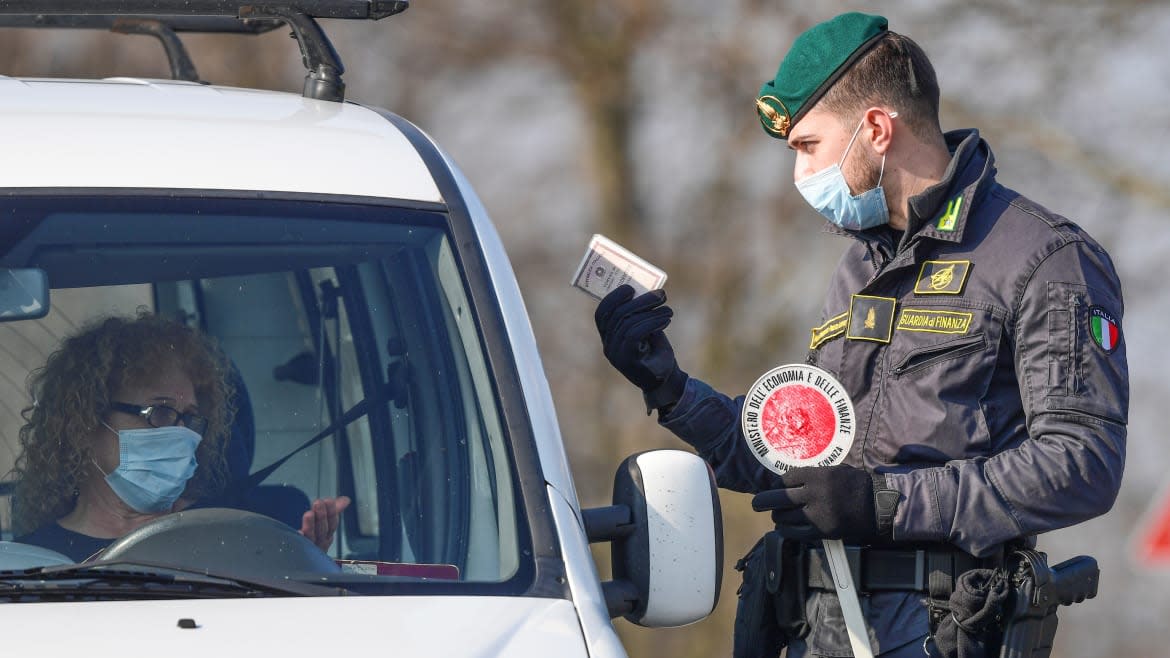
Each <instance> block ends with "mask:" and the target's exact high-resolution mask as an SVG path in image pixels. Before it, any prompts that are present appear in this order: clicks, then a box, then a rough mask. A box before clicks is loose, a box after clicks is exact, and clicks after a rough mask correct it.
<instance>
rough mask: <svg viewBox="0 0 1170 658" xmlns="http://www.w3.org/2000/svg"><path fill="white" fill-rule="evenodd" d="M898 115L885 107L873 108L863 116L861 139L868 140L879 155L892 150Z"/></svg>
mask: <svg viewBox="0 0 1170 658" xmlns="http://www.w3.org/2000/svg"><path fill="white" fill-rule="evenodd" d="M897 119H898V113H897V112H895V111H893V110H889V109H886V108H884V107H876V106H875V107H871V108H869V109H868V110H866V111H865V114H864V115H862V122H863V123H862V128H861V137H862V138H865V139H868V140H869V143H870V146H871V147H872V148H873V150H874V152H875V153H877V154H878V155H885V154H886V153H887V152H888V151H889V150H890V144H891V143H892V141H893V138H894V131H896V130H897V129H898V126H897Z"/></svg>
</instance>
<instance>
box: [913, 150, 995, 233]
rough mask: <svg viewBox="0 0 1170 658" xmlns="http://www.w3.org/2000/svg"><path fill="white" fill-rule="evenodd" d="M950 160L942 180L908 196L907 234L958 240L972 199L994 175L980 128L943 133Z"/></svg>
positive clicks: (992, 161)
mask: <svg viewBox="0 0 1170 658" xmlns="http://www.w3.org/2000/svg"><path fill="white" fill-rule="evenodd" d="M944 137H945V138H946V143H947V148H948V149H949V150H950V151H951V154H952V155H951V161H950V163H948V164H947V168H946V171H944V172H943V177H942V180H940V181H939V182H938V183H936V184H934V185H932V186H930V187H928V188H926V189H925V190H923V191H922V193H920V194H917V195H915V196H912V197H910V199H909V201H908V203H907V206H908V208H907V210H908V211H909V215H908V218H907V220H908V221H907V224H908V227H907V228H908V230H907V231H906V232H907V234H908V235H913V236H921V237H925V238H932V239H934V240H942V241H944V242H961V241H962V240H963V230H964V229H965V228H966V226H967V218H968V217H969V216H970V212H971V208H972V206H974V205H975V204H974V202H975V198H976V196H977V195H978V194H979V192H980V191H981V190H983V189H984V188H985V187H986V184H988V183H990V182H991V181H992V180H993V179H994V177H995V164H994V163H995V156H993V155H992V153H991V148H990V147H989V146H988V145H987V142H985V141H983V138H982V137H980V136H979V131H978V130H974V129H969V130H955V131H951V132H948V133H946V135H944Z"/></svg>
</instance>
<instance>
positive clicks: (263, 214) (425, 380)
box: [0, 197, 531, 594]
mask: <svg viewBox="0 0 1170 658" xmlns="http://www.w3.org/2000/svg"><path fill="white" fill-rule="evenodd" d="M5 203H6V204H7V205H8V206H9V219H11V218H12V217H16V218H17V220H15V221H9V219H6V220H5V221H6V224H5V225H4V226H3V227H2V228H0V240H2V241H3V242H2V243H0V250H3V251H4V252H5V255H4V256H3V260H2V261H0V264H2V265H3V266H4V267H6V268H40V269H42V270H44V271H45V272H46V273H47V275H48V281H49V285H50V287H51V289H52V291H51V296H50V309H51V310H50V311H49V313H48V315H47V316H45V317H43V318H40V319H27V320H19V321H12V322H6V323H4V324H0V375H2V377H0V384H2V386H3V398H2V404H0V446H2V447H0V472H5V473H8V476H7V477H6V478H5V481H4V483H3V485H2V489H0V493H3V498H2V501H0V531H2V532H3V539H4V540H7V541H8V542H13V541H15V542H17V543H16V544H4V550H0V569H13V568H20V567H23V566H26V564H25V562H20V561H19V560H18V561H16V562H12V561H9V562H5V558H4V556H5V555H20V556H22V557H21V559H22V560H25V561H26V562H27V560H29V559H30V558H29V556H30V555H33V554H36V555H41V554H42V551H50V552H49V553H44V554H45V555H51V556H56V554H61V555H63V556H64V557H65V558H67V560H60V559H58V560H57V561H53V560H50V559H49V558H39V559H41V560H42V561H43V563H44V564H50V563H51V564H60V563H62V562H66V561H68V562H80V561H81V560H83V559H85V558H87V557H90V559H96V560H102V559H110V560H112V559H117V560H118V561H119V562H121V563H125V562H142V563H149V564H156V565H157V564H164V565H169V566H174V567H187V568H195V569H202V570H204V571H206V572H210V573H216V574H223V575H227V576H233V577H237V578H253V579H272V578H294V579H301V580H310V579H311V580H312V581H313V582H317V583H320V582H321V581H322V580H327V581H329V582H334V583H339V584H340V585H341V586H343V587H348V588H350V589H361V590H362V592H361V593H375V594H376V593H392V592H395V591H399V590H395V589H394V588H393V587H391V586H390V585H394V584H401V583H404V582H408V583H416V584H417V583H422V584H429V583H439V584H442V583H447V584H457V583H504V582H507V581H509V580H510V579H514V578H517V577H518V575H519V574H521V573H522V572H524V571H525V570H531V566H530V565H528V563H527V561H526V559H525V558H524V556H525V555H527V556H529V557H528V558H527V560H531V557H530V555H531V552H530V551H526V550H524V549H523V545H524V544H525V543H526V542H527V541H528V540H527V537H528V534H527V529H526V527H525V522H524V515H523V514H522V513H521V511H522V508H521V506H520V505H519V500H518V499H519V494H518V491H519V489H518V485H517V478H516V477H515V474H514V467H513V456H512V454H511V452H510V450H509V448H508V438H507V436H506V435H505V431H504V424H503V423H502V422H501V418H500V413H499V401H498V399H497V392H496V386H495V385H494V384H493V378H492V372H491V370H490V369H489V366H488V362H487V360H486V359H485V354H484V347H483V344H482V342H483V338H482V335H481V332H480V330H479V327H478V324H477V320H476V317H475V314H474V312H473V308H472V306H471V305H470V304H469V299H468V295H469V292H468V286H467V282H466V280H465V276H464V274H463V271H462V269H461V263H460V262H459V259H458V257H457V254H456V251H455V250H454V249H453V248H452V242H451V237H450V234H449V231H448V229H447V227H446V221H445V216H444V214H443V213H442V212H440V210H438V209H433V208H423V209H419V208H391V207H374V206H361V205H356V204H325V203H304V202H302V203H292V202H278V201H257V200H252V201H240V200H224V199H199V200H193V199H190V200H184V199H181V198H163V197H159V198H157V199H153V200H151V199H144V198H134V199H130V198H121V199H112V198H109V199H106V198H90V199H71V200H62V199H52V200H49V199H40V200H36V199H25V200H20V201H14V200H9V201H6V202H5ZM111 317H113V318H118V319H119V321H118V322H117V323H113V324H111V323H109V322H105V321H107V319H108V318H111ZM103 322H105V324H103ZM175 325H178V327H180V328H181V329H180V328H176V327H175ZM160 327H161V328H160ZM135 332H137V333H135ZM167 332H176V333H167ZM159 336H163V337H162V338H159ZM175 336H178V338H176V337H175ZM188 342H190V343H191V345H192V346H193V347H189V348H188V347H183V346H184V345H187V343H188ZM123 343H125V344H127V345H130V346H131V347H129V348H128V347H125V346H123V347H118V346H119V345H122V344H123ZM156 343H157V344H159V345H162V347H152V346H153V345H155V344H156ZM176 345H178V347H176ZM206 346H210V347H209V348H207V349H204V348H205V347H206ZM207 350H210V351H207ZM205 352H207V354H210V355H211V356H207V354H205ZM54 355H57V356H56V358H54ZM204 362H206V363H207V364H210V365H207V366H206V367H204V366H203V365H200V364H203V363H204ZM47 364H50V365H49V366H47ZM52 364H55V365H52ZM54 373H66V374H64V375H61V374H54ZM30 374H32V375H33V377H32V378H31V379H30ZM30 385H31V386H32V389H31V390H30ZM34 397H39V398H40V399H34ZM192 430H194V431H192ZM200 434H201V436H200ZM110 446H113V447H110ZM281 460H283V461H281ZM188 462H190V463H191V464H192V466H188V465H187V464H188ZM274 464H279V465H278V466H276V467H275V468H274V469H269V470H268V471H266V470H265V468H266V467H269V466H271V465H274ZM188 471H190V472H188ZM315 501H316V502H315ZM322 508H323V509H324V512H323V513H322V511H321V510H322ZM306 513H308V515H306ZM315 513H316V515H314V514H315ZM119 514H121V516H118V515H119ZM306 516H308V517H309V518H306ZM140 528H146V530H145V531H142V532H139V529H140ZM160 537H161V539H160ZM90 540H93V541H90ZM314 544H315V545H316V546H314ZM314 550H319V551H320V553H321V554H323V555H324V556H326V557H327V558H328V559H326V560H324V561H322V560H320V559H318V558H319V556H317V555H312V556H310V555H308V554H309V553H311V552H312V551H314ZM299 553H305V555H306V556H305V557H303V558H297V557H295V555H296V554H299ZM289 555H293V556H294V557H291V558H288V559H285V558H287V557H288V556H289ZM91 556H92V557H91ZM256 556H260V557H258V558H257V557H256ZM274 556H281V557H280V558H279V559H277V558H275V557H274ZM33 561H34V562H35V561H36V560H35V559H34V560H33Z"/></svg>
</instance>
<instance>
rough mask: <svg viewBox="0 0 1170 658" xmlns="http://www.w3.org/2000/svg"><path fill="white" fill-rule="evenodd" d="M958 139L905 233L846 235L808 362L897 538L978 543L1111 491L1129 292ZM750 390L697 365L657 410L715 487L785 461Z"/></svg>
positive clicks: (1124, 397) (1039, 525) (1072, 511)
mask: <svg viewBox="0 0 1170 658" xmlns="http://www.w3.org/2000/svg"><path fill="white" fill-rule="evenodd" d="M947 142H948V146H949V147H950V149H951V150H952V153H953V158H952V161H951V163H950V166H949V167H948V169H947V171H946V174H945V176H944V179H943V180H942V181H941V182H940V183H939V184H938V185H936V186H934V187H932V188H930V189H928V190H926V191H925V192H923V193H922V194H920V195H919V196H916V197H914V198H913V199H911V201H910V208H909V210H910V217H909V229H908V230H907V231H906V233H905V234H904V235H902V236H901V238H900V240H898V242H897V243H896V244H895V236H896V235H898V234H895V233H893V232H892V231H890V230H889V229H888V228H885V227H883V228H881V229H878V230H872V231H864V232H859V233H851V234H850V235H852V236H853V237H854V238H856V240H855V241H854V243H853V244H852V245H851V246H850V248H849V249H848V250H847V251H846V253H845V254H844V256H843V258H842V260H841V262H840V263H839V264H838V266H837V269H836V271H835V273H834V274H833V278H832V280H831V282H830V284H829V291H828V295H827V298H826V301H825V305H824V308H823V313H822V318H821V320H822V321H821V324H820V325H819V326H817V327H816V328H814V329H813V330H812V341H811V344H810V349H811V351H810V353H809V363H811V364H814V365H816V366H818V367H820V368H823V369H825V370H827V371H829V372H831V373H832V374H833V375H834V376H836V377H837V378H838V380H839V381H840V382H841V383H842V385H843V386H844V387H845V389H846V390H847V392H848V393H849V395H850V397H851V398H852V400H853V405H854V409H855V412H856V414H857V417H858V431H857V433H856V434H855V439H854V443H853V446H852V449H851V450H850V452H849V455H848V457H847V459H846V463H849V464H852V465H854V466H858V467H863V468H865V469H867V470H870V471H875V472H881V473H885V474H887V476H886V477H887V482H888V483H889V484H890V485H891V486H892V487H893V488H895V489H897V490H898V492H899V493H900V494H901V500H900V502H899V505H898V508H897V514H896V517H895V519H894V529H893V534H894V540H895V541H896V542H923V541H929V542H948V543H950V544H953V545H954V546H957V547H959V548H962V549H963V550H966V551H968V552H969V553H972V554H975V555H984V554H987V553H989V552H991V551H992V550H993V549H995V548H996V547H997V546H998V545H1000V544H1001V543H1003V542H1005V541H1007V540H1010V539H1014V538H1019V537H1025V536H1030V535H1035V534H1037V533H1041V532H1045V531H1047V530H1053V529H1056V528H1061V527H1065V526H1069V525H1072V524H1075V523H1078V522H1080V521H1084V520H1086V519H1089V518H1091V517H1094V516H1097V515H1099V514H1102V513H1104V512H1106V511H1107V510H1109V508H1110V507H1111V506H1112V504H1113V501H1114V499H1115V498H1116V496H1117V491H1118V488H1119V486H1120V483H1121V474H1122V468H1123V463H1124V458H1125V426H1126V422H1127V416H1128V407H1129V383H1128V371H1127V367H1126V360H1125V341H1124V340H1123V339H1122V336H1121V332H1120V328H1121V324H1120V323H1121V318H1122V312H1123V307H1122V297H1121V285H1120V282H1119V281H1118V277H1117V273H1116V272H1115V270H1114V267H1113V263H1112V262H1111V260H1110V258H1109V256H1108V254H1106V253H1105V250H1104V249H1102V248H1101V246H1100V245H1098V244H1097V243H1096V242H1095V241H1093V239H1092V238H1090V237H1089V236H1088V235H1087V234H1086V233H1085V232H1084V231H1083V230H1082V229H1080V228H1079V227H1078V226H1076V225H1075V224H1073V223H1072V222H1070V221H1069V220H1067V219H1065V218H1063V217H1060V216H1058V215H1056V214H1054V213H1051V212H1049V211H1048V210H1046V209H1044V208H1042V207H1040V206H1038V205H1036V204H1035V203H1033V202H1031V201H1029V200H1028V199H1025V198H1024V197H1022V196H1020V195H1019V194H1017V193H1016V192H1013V191H1011V190H1009V189H1007V188H1005V187H1003V186H1002V185H1000V184H999V183H997V182H996V181H995V167H994V164H993V163H994V158H993V156H992V154H991V150H990V148H989V147H988V146H987V144H986V142H984V141H983V140H982V139H981V138H980V137H979V134H978V132H976V131H974V130H968V131H956V132H952V133H948V134H947ZM842 233H843V232H842ZM774 365H779V364H774ZM742 405H743V398H742V397H740V398H736V399H734V400H733V399H731V398H728V397H727V396H725V395H722V394H720V393H718V392H716V391H714V390H712V389H711V388H710V387H709V386H707V385H706V384H704V383H703V382H701V381H699V380H696V379H693V378H692V379H690V380H688V382H687V385H686V389H685V392H684V394H683V397H682V399H681V400H680V401H679V403H678V404H677V405H676V406H675V407H674V408H673V409H672V410H670V412H669V413H667V414H664V415H662V416H661V417H660V419H659V422H660V423H661V424H662V425H663V426H664V427H666V428H667V429H669V430H671V431H672V432H674V433H675V434H676V435H678V436H679V437H680V438H682V439H683V440H685V441H687V442H688V443H690V444H691V445H693V446H694V447H695V448H696V449H697V450H698V451H699V452H700V454H701V455H702V456H703V457H704V458H705V459H707V461H708V462H709V463H710V464H711V465H712V467H713V468H714V470H715V473H716V478H717V481H718V482H719V485H720V486H722V487H725V488H728V489H732V490H735V491H744V492H756V491H761V490H765V489H768V488H771V487H772V486H773V483H774V482H775V476H774V475H773V474H772V473H771V472H770V471H768V470H766V469H765V468H764V467H763V466H762V465H760V464H759V462H758V461H757V460H756V458H755V457H754V456H753V454H752V453H751V451H750V449H749V448H748V445H747V443H746V442H745V441H744V440H743V435H742V430H741V429H740V420H739V417H740V410H741V408H742ZM903 603H905V602H903ZM891 604H893V602H891ZM837 614H839V612H838V613H837ZM895 616H900V615H895ZM874 621H877V620H875V619H874V618H873V614H871V622H874ZM879 635H881V633H879ZM846 646H847V644H846Z"/></svg>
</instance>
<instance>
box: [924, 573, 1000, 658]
mask: <svg viewBox="0 0 1170 658" xmlns="http://www.w3.org/2000/svg"><path fill="white" fill-rule="evenodd" d="M1010 594H1011V582H1010V580H1009V578H1008V574H1007V573H1006V572H1005V571H1004V570H1003V569H971V570H970V571H966V572H964V573H962V574H960V575H959V577H958V578H957V579H955V589H954V591H953V592H952V593H951V598H950V601H949V606H948V607H949V608H950V614H949V615H947V616H945V617H943V618H942V621H941V622H940V623H939V625H938V628H937V629H936V630H935V632H934V643H935V646H936V647H938V650H939V652H940V653H941V654H942V656H944V657H945V658H991V657H992V656H996V655H998V654H999V643H1000V637H1001V634H1002V633H1003V618H1004V613H1005V606H1006V605H1007V602H1008V597H1009V596H1010Z"/></svg>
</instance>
